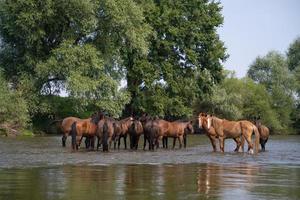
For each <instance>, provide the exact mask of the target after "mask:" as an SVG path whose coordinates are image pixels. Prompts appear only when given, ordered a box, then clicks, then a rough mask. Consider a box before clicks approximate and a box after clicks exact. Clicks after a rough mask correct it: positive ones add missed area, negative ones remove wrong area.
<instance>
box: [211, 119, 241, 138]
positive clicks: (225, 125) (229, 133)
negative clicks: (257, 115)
mask: <svg viewBox="0 0 300 200" xmlns="http://www.w3.org/2000/svg"><path fill="white" fill-rule="evenodd" d="M214 128H215V129H216V131H218V130H219V129H218V127H214ZM221 128H222V130H223V134H224V135H225V136H226V137H228V138H235V137H238V136H239V135H241V134H242V127H241V123H240V122H239V121H228V120H223V122H222V127H221Z"/></svg>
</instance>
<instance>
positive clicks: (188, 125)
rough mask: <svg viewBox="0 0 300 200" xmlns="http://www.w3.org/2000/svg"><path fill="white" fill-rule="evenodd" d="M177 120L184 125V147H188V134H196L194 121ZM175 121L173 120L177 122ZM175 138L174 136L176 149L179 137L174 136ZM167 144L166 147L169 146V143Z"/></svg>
mask: <svg viewBox="0 0 300 200" xmlns="http://www.w3.org/2000/svg"><path fill="white" fill-rule="evenodd" d="M175 122H177V123H180V124H181V125H182V126H183V127H184V129H183V147H184V148H186V142H187V135H188V134H194V127H193V122H192V121H190V122H182V121H175ZM175 122H173V123H175ZM181 131H182V129H181ZM166 138H168V137H166ZM173 138H174V139H173V149H174V148H175V144H176V139H177V138H178V137H173ZM179 145H180V144H179ZM165 146H166V148H168V143H167V144H166V145H165ZM180 148H181V147H180Z"/></svg>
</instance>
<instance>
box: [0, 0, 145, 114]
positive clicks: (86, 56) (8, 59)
mask: <svg viewBox="0 0 300 200" xmlns="http://www.w3.org/2000/svg"><path fill="white" fill-rule="evenodd" d="M100 2H102V3H103V2H104V3H105V5H111V7H112V8H111V7H110V8H111V9H110V11H111V13H113V12H114V13H113V16H117V12H118V11H119V10H114V8H116V7H114V5H115V4H116V3H121V2H119V1H109V0H107V1H98V0H90V1H80V0H79V1H68V0H62V1H61V0H48V1H46V2H41V1H38V0H29V1H1V2H0V34H1V39H2V43H1V51H0V54H1V55H0V66H1V68H3V69H4V74H5V77H6V78H7V79H9V81H10V82H11V83H13V86H14V87H15V88H17V89H18V90H20V91H23V92H24V93H23V95H24V96H25V97H26V101H27V102H28V105H29V106H30V112H31V114H33V115H34V114H36V113H38V112H48V111H49V109H51V108H50V107H49V105H47V104H46V102H43V98H42V96H44V95H57V94H59V93H60V92H61V91H62V90H64V89H66V90H67V92H68V93H69V95H71V96H75V97H77V98H79V99H81V100H82V102H83V103H82V104H79V105H82V107H84V106H86V104H88V103H92V104H94V105H95V106H96V107H97V108H101V109H105V110H108V111H110V112H111V113H112V114H114V115H118V114H120V112H121V111H122V108H123V106H124V104H125V103H127V102H128V101H129V95H128V94H127V93H126V92H125V91H124V90H119V81H120V79H121V77H122V75H120V73H119V72H120V71H121V70H119V68H118V66H119V65H116V64H114V63H113V62H111V59H107V57H108V53H107V52H106V51H102V50H103V49H101V48H100V47H101V46H100V45H98V43H99V41H98V43H97V45H95V44H94V43H95V42H94V41H95V39H98V37H96V36H97V34H98V33H101V32H103V29H104V28H105V27H113V25H115V26H116V27H118V26H119V25H122V23H123V25H124V22H123V21H122V20H123V19H122V18H116V20H115V21H109V22H110V23H113V24H104V25H103V27H102V26H100V25H102V24H101V23H102V22H100V21H99V20H100V19H101V17H100V16H101V14H103V12H104V10H105V8H104V7H101V6H102V5H103V4H102V3H100ZM123 5H126V4H123ZM124 8H125V7H124ZM128 10H130V8H128ZM105 13H108V11H107V10H105ZM133 16H136V15H135V14H134V13H133ZM125 28H127V27H125V26H120V27H119V29H120V31H121V32H122V31H123V32H125V33H126V35H127V36H131V40H130V42H131V43H133V42H135V44H134V45H133V46H141V47H142V48H143V49H146V47H145V46H146V42H145V41H144V39H143V38H140V37H139V36H137V37H132V35H138V34H135V32H134V30H131V31H130V29H129V28H128V29H125ZM136 39H137V41H136ZM102 45H103V44H102ZM112 51H113V50H112ZM144 51H145V50H144ZM104 53H107V54H104Z"/></svg>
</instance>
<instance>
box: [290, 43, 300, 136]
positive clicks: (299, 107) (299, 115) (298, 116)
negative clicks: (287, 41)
mask: <svg viewBox="0 0 300 200" xmlns="http://www.w3.org/2000/svg"><path fill="white" fill-rule="evenodd" d="M287 61H288V67H289V69H290V70H291V73H292V74H293V78H294V82H295V88H296V89H295V90H296V91H295V93H296V95H297V101H296V109H294V110H293V113H292V120H293V124H294V127H295V128H296V129H297V130H298V132H300V99H299V98H300V38H299V37H298V38H297V39H296V40H295V41H294V42H293V43H292V44H291V45H290V47H289V48H288V51H287Z"/></svg>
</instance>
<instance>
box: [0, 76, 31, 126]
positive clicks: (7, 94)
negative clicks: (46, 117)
mask: <svg viewBox="0 0 300 200" xmlns="http://www.w3.org/2000/svg"><path fill="white" fill-rule="evenodd" d="M29 121H30V120H29V115H28V110H27V105H26V102H25V101H24V99H23V98H22V97H21V96H20V93H19V92H18V91H15V90H12V89H10V87H9V84H8V83H7V82H6V81H5V80H4V78H3V75H2V73H0V125H5V127H7V128H12V129H22V128H25V127H26V126H27V125H28V123H29Z"/></svg>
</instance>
